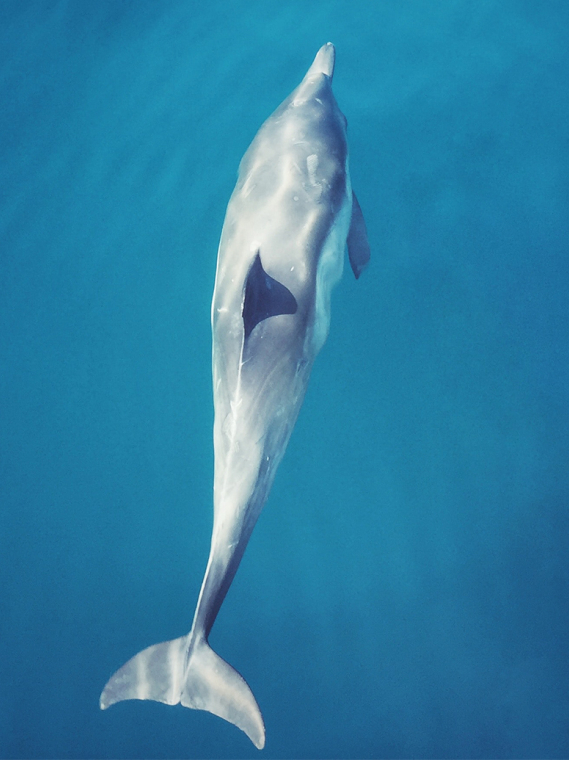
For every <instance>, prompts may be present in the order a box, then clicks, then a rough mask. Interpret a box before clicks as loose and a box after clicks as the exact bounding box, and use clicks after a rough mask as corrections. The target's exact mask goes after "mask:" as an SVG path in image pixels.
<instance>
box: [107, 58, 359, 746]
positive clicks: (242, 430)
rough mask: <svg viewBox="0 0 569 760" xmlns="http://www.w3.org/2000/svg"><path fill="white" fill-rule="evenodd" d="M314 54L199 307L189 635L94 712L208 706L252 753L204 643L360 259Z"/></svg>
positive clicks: (323, 70) (340, 151)
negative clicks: (203, 461) (200, 435)
mask: <svg viewBox="0 0 569 760" xmlns="http://www.w3.org/2000/svg"><path fill="white" fill-rule="evenodd" d="M334 56H335V54H334V46H333V45H332V44H331V43H328V44H326V45H324V46H323V47H322V48H320V50H319V51H318V54H317V55H316V58H315V59H314V62H313V64H312V66H311V67H310V68H309V70H308V72H307V74H306V76H305V77H304V79H303V80H302V82H301V83H300V85H299V86H298V87H297V88H296V90H294V92H293V93H292V94H291V95H290V96H289V97H288V98H287V99H286V100H285V101H284V103H282V105H281V106H280V107H279V108H278V109H277V110H276V111H275V112H274V113H273V115H272V116H270V117H269V118H268V119H267V121H266V122H265V123H264V124H263V126H262V127H261V129H260V130H259V132H258V133H257V135H256V137H255V139H254V140H253V142H252V144H251V146H250V147H249V149H248V150H247V152H246V154H245V156H244V157H243V160H242V161H241V165H240V167H239V177H238V181H237V186H236V187H235V190H234V192H233V195H232V196H231V199H230V201H229V205H228V207H227V213H226V217H225V223H224V225H223V231H222V234H221V242H220V245H219V255H218V262H217V274H216V281H215V291H214V295H213V304H212V328H213V392H214V406H215V423H214V449H215V476H214V520H213V534H212V539H211V550H210V555H209V561H208V564H207V569H206V572H205V577H204V580H203V584H202V587H201V591H200V595H199V599H198V603H197V607H196V611H195V616H194V621H193V625H192V629H191V631H190V633H189V634H188V635H186V636H182V637H180V638H178V639H174V640H173V641H166V642H164V643H162V644H155V645H154V646H151V647H148V649H145V650H143V651H142V652H140V653H139V654H137V655H136V656H135V657H133V658H132V659H131V660H129V661H128V662H127V663H126V665H123V667H122V668H120V670H118V671H117V672H116V673H115V674H114V675H113V676H112V678H111V679H110V680H109V682H108V683H107V685H106V686H105V688H104V690H103V693H102V694H101V708H103V709H105V708H107V707H109V706H110V705H112V704H114V703H115V702H120V701H121V700H125V699H153V700H157V701H159V702H165V703H166V704H170V705H173V704H177V703H178V702H181V703H182V705H184V706H186V707H192V708H194V709H197V710H208V711H209V712H211V713H214V714H215V715H219V716H220V717H221V718H225V720H227V721H229V722H231V723H234V724H235V725H236V726H238V727H239V728H240V729H242V730H243V731H244V732H245V733H246V734H247V736H249V738H250V739H251V741H252V742H253V743H254V744H255V746H256V747H258V748H259V749H261V748H262V747H263V746H264V744H265V727H264V724H263V718H262V716H261V712H260V710H259V707H258V705H257V702H256V701H255V697H254V696H253V694H252V692H251V690H250V689H249V686H248V685H247V683H246V682H245V680H244V679H243V678H242V676H241V675H240V674H239V673H238V672H237V671H236V670H234V668H232V667H231V665H229V664H228V663H226V662H225V661H224V660H223V659H222V658H221V657H219V655H217V654H216V653H215V652H214V651H213V650H212V649H211V647H210V646H209V644H208V636H209V633H210V630H211V627H212V626H213V623H214V621H215V618H216V616H217V613H218V612H219V608H220V606H221V604H222V602H223V600H224V598H225V595H226V593H227V590H228V589H229V586H230V585H231V582H232V580H233V577H234V575H235V573H236V571H237V567H238V566H239V562H240V560H241V557H242V556H243V552H244V551H245V547H246V546H247V542H248V541H249V537H250V536H251V532H252V530H253V528H254V526H255V523H256V521H257V518H258V517H259V514H260V512H261V510H262V508H263V506H264V504H265V501H266V499H267V496H268V493H269V490H270V488H271V485H272V483H273V479H274V476H275V472H276V469H277V467H278V465H279V462H280V461H281V459H282V456H283V454H284V451H285V448H286V446H287V443H288V440H289V437H290V434H291V431H292V429H293V427H294V424H295V421H296V418H297V415H298V411H299V409H300V406H301V404H302V400H303V398H304V394H305V392H306V387H307V383H308V378H309V375H310V371H311V368H312V364H313V362H314V359H315V357H316V355H317V353H318V352H319V351H320V349H321V348H322V345H323V344H324V341H325V340H326V336H327V334H328V327H329V323H330V294H331V290H332V287H333V286H334V285H335V284H336V282H337V281H338V280H339V278H340V277H341V274H342V268H343V258H344V250H345V248H346V245H347V247H348V254H349V258H350V263H351V266H352V269H353V271H354V274H355V276H356V277H359V275H360V273H361V271H362V269H363V268H364V267H365V266H366V264H367V262H368V260H369V245H368V242H367V236H366V230H365V224H364V220H363V216H362V213H361V210H360V207H359V204H358V202H357V200H356V198H355V196H354V195H353V193H352V188H351V182H350V175H349V171H348V148H347V142H346V119H345V118H344V116H343V115H342V113H341V111H340V109H339V108H338V105H337V103H336V100H335V98H334V95H333V93H332V75H333V72H334Z"/></svg>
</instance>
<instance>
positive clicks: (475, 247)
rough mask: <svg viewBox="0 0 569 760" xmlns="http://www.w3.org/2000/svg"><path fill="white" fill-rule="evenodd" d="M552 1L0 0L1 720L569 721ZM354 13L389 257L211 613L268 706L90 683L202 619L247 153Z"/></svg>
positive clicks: (270, 741) (312, 749) (147, 727)
mask: <svg viewBox="0 0 569 760" xmlns="http://www.w3.org/2000/svg"><path fill="white" fill-rule="evenodd" d="M568 40H569V3H567V2H565V1H564V0H557V1H556V0H544V1H543V2H536V1H535V0H477V1H476V2H472V1H471V0H468V1H467V0H436V1H433V0H405V2H402V1H401V0H326V1H324V0H310V1H309V2H307V0H274V1H273V0H210V1H209V2H206V3H202V2H199V3H198V2H193V1H190V0H162V1H161V2H157V1H156V0H97V1H96V2H93V1H92V0H60V1H59V2H58V1H57V0H53V1H51V2H48V1H47V0H45V1H39V0H1V2H0V581H1V592H0V756H1V757H2V758H38V759H41V758H85V760H87V759H88V758H125V759H128V758H133V759H134V758H172V759H173V758H250V757H260V758H262V757H266V758H411V757H416V758H538V757H539V758H566V757H568V756H569V359H568V350H569V316H568V315H569V309H568V290H569V138H568V134H569V132H568V123H569V97H568V95H567V89H568V81H569V44H568V42H567V41H568ZM327 41H332V42H333V43H334V44H335V45H336V52H337V58H336V72H335V76H334V90H335V94H336V97H337V100H338V102H339V105H340V107H341V109H342V111H343V112H344V113H345V114H346V116H347V119H348V123H349V141H350V161H351V172H352V180H353V185H354V188H355V190H356V192H357V194H358V197H359V200H360V204H361V206H362V209H363V212H364V216H365V218H366V221H367V226H368V231H369V239H370V243H371V248H372V261H371V264H370V266H369V268H368V270H367V271H366V272H365V274H364V275H363V276H362V277H361V279H360V281H358V282H356V281H355V279H354V278H353V276H352V274H351V272H350V270H349V267H347V268H346V270H345V273H344V278H343V280H342V282H341V283H340V284H339V286H338V287H337V289H336V291H335V293H334V298H333V313H332V326H331V331H330V336H329V339H328V342H327V344H326V346H325V347H324V349H323V351H322V353H321V355H320V356H319V357H318V359H317V362H316V365H315V368H314V371H313V374H312V378H311V383H310V387H309V391H308V394H307V397H306V401H305V403H304V406H303V409H302V411H301V414H300V418H299V421H298V424H297V426H296V429H295V431H294V433H293V436H292V439H291V442H290V444H289V448H288V451H287V453H286V456H285V458H284V461H283V463H282V465H281V467H280V470H279V472H278V475H277V478H276V482H275V484H274V487H273V490H272V492H271V495H270V498H269V501H268V503H267V506H266V508H265V511H264V513H263V515H262V516H261V519H260V521H259V523H258V525H257V528H256V530H255V532H254V534H253V538H252V540H251V543H250V545H249V548H248V550H247V552H246V554H245V557H244V560H243V563H242V566H241V568H240V570H239V572H238V574H237V577H236V579H235V582H234V584H233V586H232V588H231V590H230V592H229V595H228V597H227V599H226V602H225V604H224V606H223V608H222V610H221V613H220V615H219V618H218V620H217V623H216V625H215V627H214V630H213V633H212V639H211V640H212V644H213V646H214V648H215V649H216V651H218V652H219V653H220V654H221V655H222V656H223V657H224V658H225V659H227V660H228V661H229V662H230V663H232V664H233V665H234V666H235V667H236V668H237V669H238V670H239V671H240V672H242V673H243V674H244V676H245V678H246V679H247V681H248V682H249V684H250V685H251V688H252V690H253V692H254V694H255V696H256V698H257V700H258V702H259V705H260V707H261V709H262V712H263V715H264V718H265V723H266V729H267V744H266V748H265V750H263V751H262V752H261V753H259V752H258V751H257V750H256V749H255V748H254V747H253V745H252V744H251V743H250V742H249V740H248V739H247V737H246V736H245V735H244V734H243V733H241V732H240V731H239V730H238V729H236V728H235V727H234V726H232V725H230V724H228V723H226V722H224V721H222V720H220V719H219V718H216V717H214V716H212V715H210V714H207V713H203V712H197V711H193V710H187V709H184V708H182V707H180V706H177V707H167V706H165V705H162V704H158V703H152V702H136V701H135V702H123V703H121V704H118V705H115V706H113V707H112V708H111V709H109V710H108V711H105V712H102V711H101V710H99V706H98V700H99V695H100V692H101V689H102V687H103V686H104V684H105V682H106V681H107V679H108V678H109V676H110V675H111V674H112V673H113V672H114V671H115V670H116V669H117V668H118V667H119V666H120V665H122V664H123V663H124V662H125V661H126V660H127V659H128V658H129V657H131V656H132V655H134V654H135V653H136V652H138V651H139V650H140V649H142V648H144V647H146V646H148V645H150V644H154V643H156V642H159V641H163V640H165V639H172V638H175V637H178V636H181V635H182V634H184V633H186V632H187V631H188V630H189V628H190V625H191V620H192V615H193V610H194V605H195V601H196V598H197V594H198V591H199V586H200V583H201V580H202V576H203V571H204V568H205V563H206V559H207V553H208V548H209V539H210V534H211V521H212V497H211V492H212V476H213V445H212V422H213V405H212V391H211V334H210V302H211V294H212V289H213V280H214V274H215V264H216V254H217V245H218V241H219V235H220V231H221V226H222V223H223V218H224V213H225V207H226V204H227V201H228V199H229V195H230V193H231V191H232V188H233V185H234V182H235V177H236V171H237V167H238V164H239V161H240V159H241V156H242V155H243V153H244V152H245V150H246V148H247V146H248V144H249V143H250V141H251V139H252V138H253V136H254V135H255V132H256V131H257V129H258V128H259V126H260V125H261V123H262V122H263V121H264V120H265V119H266V118H267V116H268V115H269V114H270V113H271V112H272V111H273V110H274V109H275V108H276V107H277V106H278V105H279V103H280V102H281V101H282V100H283V99H284V98H285V97H286V96H287V95H288V94H289V92H290V91H291V90H292V89H293V88H294V87H295V86H296V85H297V84H298V82H299V81H300V79H301V78H302V76H303V75H304V73H305V71H306V69H307V68H308V66H309V65H310V63H311V61H312V59H313V57H314V55H315V53H316V52H317V50H318V48H319V47H320V46H321V45H322V44H324V43H325V42H327Z"/></svg>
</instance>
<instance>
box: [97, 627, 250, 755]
mask: <svg viewBox="0 0 569 760" xmlns="http://www.w3.org/2000/svg"><path fill="white" fill-rule="evenodd" d="M188 644H189V636H181V637H180V638H179V639H173V641H165V642H163V643H162V644H154V646H151V647H148V648H147V649H144V650H143V651H142V652H139V653H138V654H137V655H135V656H134V657H133V658H132V659H130V660H129V661H128V662H127V663H126V664H125V665H123V666H122V668H120V669H119V670H117V672H116V673H115V674H114V675H113V676H112V677H111V678H110V680H109V681H108V683H107V685H106V686H105V688H104V689H103V693H102V694H101V700H100V705H101V709H102V710H105V709H106V708H107V707H110V706H111V705H113V704H114V703H115V702H122V701H123V700H125V699H154V700H156V701H157V702H164V703H165V704H167V705H176V704H178V702H181V703H182V705H184V707H191V708H192V709H194V710H207V711H208V712H210V713H213V714H214V715H218V716H219V717H220V718H224V719H225V720H227V721H229V723H233V724H234V725H235V726H237V727H238V728H240V729H241V730H242V731H244V732H245V733H246V734H247V736H248V737H249V739H251V741H252V742H253V744H254V745H255V746H256V747H257V749H263V747H264V746H265V725H264V723H263V716H262V715H261V711H260V710H259V706H258V705H257V702H256V701H255V697H254V696H253V693H252V691H251V689H250V688H249V686H248V685H247V682H246V681H245V679H244V678H243V677H242V676H241V675H240V674H239V673H238V672H237V671H236V670H235V669H234V668H232V667H231V665H229V664H228V663H227V662H225V660H223V659H222V658H221V657H220V656H219V655H217V654H216V653H215V652H214V651H213V649H212V648H211V647H210V646H209V644H208V643H207V641H206V640H205V639H201V640H199V641H195V640H194V641H193V642H192V645H191V649H190V651H189V658H188V660H187V661H186V657H187V654H188Z"/></svg>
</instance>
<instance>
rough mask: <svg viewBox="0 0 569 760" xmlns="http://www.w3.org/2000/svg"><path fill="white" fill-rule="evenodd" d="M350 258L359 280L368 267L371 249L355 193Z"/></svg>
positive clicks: (351, 223) (349, 248)
mask: <svg viewBox="0 0 569 760" xmlns="http://www.w3.org/2000/svg"><path fill="white" fill-rule="evenodd" d="M348 256H349V257H350V264H351V266H352V271H353V272H354V274H355V276H356V280H357V279H358V277H359V276H360V274H361V273H362V272H363V270H364V269H365V268H366V266H367V265H368V262H369V257H370V249H369V242H368V239H367V230H366V223H365V222H364V216H363V214H362V210H361V208H360V204H359V203H358V199H357V198H356V194H355V193H352V221H351V222H350V231H349V232H348Z"/></svg>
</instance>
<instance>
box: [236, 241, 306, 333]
mask: <svg viewBox="0 0 569 760" xmlns="http://www.w3.org/2000/svg"><path fill="white" fill-rule="evenodd" d="M297 308H298V304H297V303H296V298H295V297H294V296H293V294H292V293H291V292H290V290H289V289H288V288H287V287H286V286H285V285H283V284H282V283H281V282H279V281H278V280H275V279H274V278H273V277H271V276H270V275H268V274H267V273H266V272H265V270H264V269H263V265H262V263H261V256H260V255H259V252H258V251H257V255H256V256H255V259H254V261H253V263H252V264H251V269H249V274H248V275H247V282H246V283H245V296H244V298H243V324H244V326H245V340H247V338H248V337H249V335H251V333H252V332H253V330H254V328H255V327H256V326H257V325H258V324H259V322H262V321H263V320H264V319H268V318H269V317H276V316H277V315H279V314H296V310H297Z"/></svg>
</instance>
